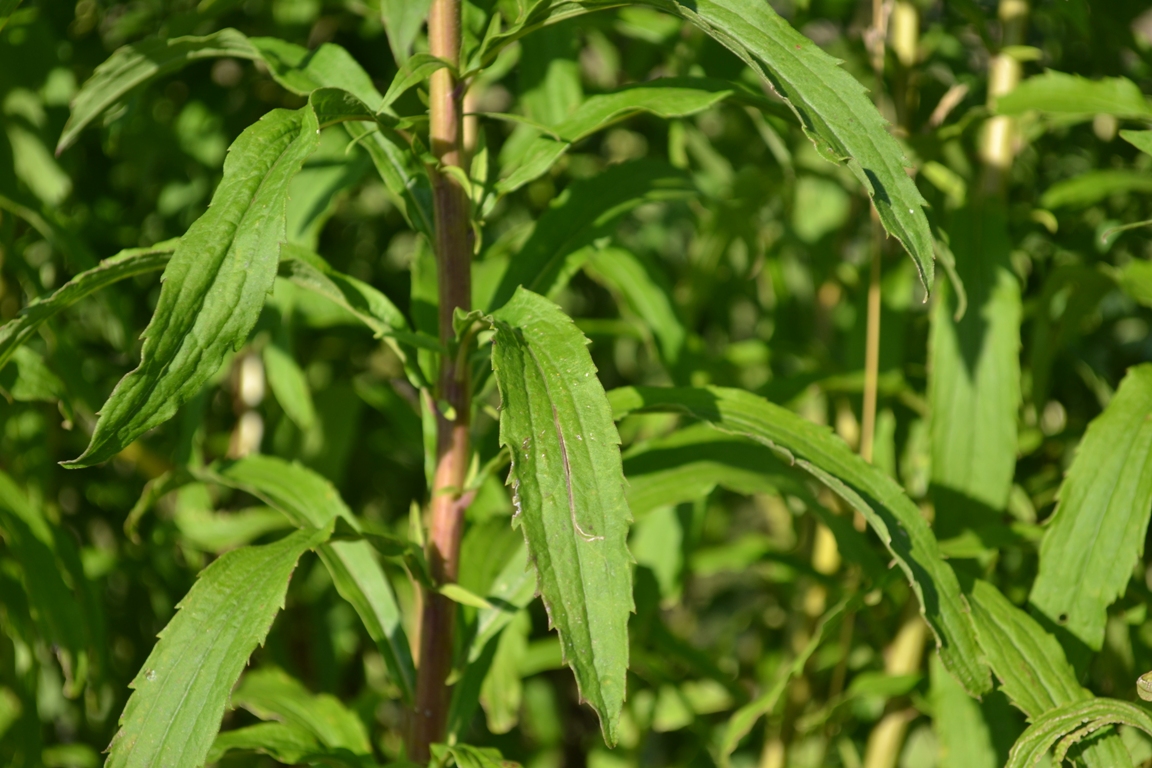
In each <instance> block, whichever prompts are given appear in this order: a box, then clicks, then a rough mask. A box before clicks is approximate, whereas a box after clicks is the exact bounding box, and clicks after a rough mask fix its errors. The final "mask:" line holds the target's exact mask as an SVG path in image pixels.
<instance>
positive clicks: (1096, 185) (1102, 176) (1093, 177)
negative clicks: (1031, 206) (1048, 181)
mask: <svg viewBox="0 0 1152 768" xmlns="http://www.w3.org/2000/svg"><path fill="white" fill-rule="evenodd" d="M1125 192H1152V176H1149V175H1148V174H1147V173H1144V172H1143V171H1126V170H1112V171H1087V172H1085V173H1082V174H1080V175H1079V176H1074V177H1072V178H1071V179H1065V180H1064V181H1058V182H1056V183H1055V184H1053V185H1052V186H1051V187H1049V188H1048V189H1047V190H1046V191H1045V192H1044V194H1043V195H1042V196H1041V197H1040V205H1041V206H1042V207H1044V208H1063V207H1064V206H1071V207H1076V208H1085V207H1087V206H1089V205H1095V204H1096V203H1099V202H1100V201H1102V200H1104V199H1106V198H1107V197H1108V196H1109V195H1116V194H1123V193H1125Z"/></svg>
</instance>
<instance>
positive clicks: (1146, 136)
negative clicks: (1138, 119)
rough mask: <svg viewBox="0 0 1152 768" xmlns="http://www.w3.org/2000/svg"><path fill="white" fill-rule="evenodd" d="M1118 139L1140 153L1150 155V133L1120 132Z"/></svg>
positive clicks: (1151, 138)
mask: <svg viewBox="0 0 1152 768" xmlns="http://www.w3.org/2000/svg"><path fill="white" fill-rule="evenodd" d="M1120 138H1122V139H1124V141H1126V142H1128V143H1129V144H1131V145H1132V146H1134V147H1136V149H1138V150H1140V151H1141V152H1143V153H1145V154H1148V155H1152V131H1120Z"/></svg>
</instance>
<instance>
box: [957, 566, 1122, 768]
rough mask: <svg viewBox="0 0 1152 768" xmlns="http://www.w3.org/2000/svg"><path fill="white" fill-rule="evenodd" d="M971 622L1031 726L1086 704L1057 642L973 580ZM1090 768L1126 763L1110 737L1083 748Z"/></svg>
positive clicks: (1087, 697) (997, 594) (1005, 687)
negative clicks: (1046, 716)
mask: <svg viewBox="0 0 1152 768" xmlns="http://www.w3.org/2000/svg"><path fill="white" fill-rule="evenodd" d="M969 603H970V605H971V606H972V621H973V624H974V625H975V627H976V634H977V635H978V636H979V638H980V648H981V650H983V652H984V657H985V658H986V659H987V660H988V665H989V666H990V667H992V671H993V672H994V673H995V674H996V677H997V678H998V679H999V680H1000V687H1001V689H1002V690H1003V691H1004V693H1005V694H1006V695H1007V696H1008V698H1009V699H1011V701H1012V703H1013V704H1014V705H1015V706H1016V707H1017V708H1018V709H1020V710H1021V711H1023V712H1024V714H1026V715H1027V716H1028V717H1029V718H1030V719H1031V720H1032V721H1033V722H1035V721H1036V720H1037V719H1038V718H1040V717H1041V716H1043V715H1044V713H1046V712H1049V711H1051V710H1053V709H1056V708H1057V707H1060V706H1063V705H1066V704H1072V703H1075V702H1082V701H1085V700H1090V699H1091V698H1092V694H1091V693H1089V692H1088V691H1086V690H1084V689H1083V688H1081V687H1080V684H1079V683H1078V682H1077V681H1076V675H1075V673H1074V672H1073V671H1072V667H1071V665H1069V664H1068V660H1067V658H1066V657H1065V656H1064V649H1063V648H1061V647H1060V643H1058V642H1056V638H1054V637H1052V635H1050V634H1048V633H1047V632H1045V631H1044V629H1043V628H1042V627H1041V626H1040V625H1039V624H1038V623H1037V622H1036V620H1035V619H1033V618H1032V617H1031V616H1029V615H1028V614H1027V613H1025V612H1024V611H1022V610H1020V609H1019V608H1017V607H1016V606H1014V605H1012V604H1011V603H1010V602H1008V599H1007V598H1006V597H1004V595H1002V594H1001V593H1000V590H998V589H996V588H995V587H994V586H992V585H991V584H989V583H987V582H985V581H977V582H975V585H974V587H973V589H972V591H971V593H970V595H969ZM1084 759H1085V761H1086V762H1087V763H1088V765H1089V766H1093V768H1107V767H1109V766H1117V765H1125V764H1126V763H1127V752H1126V750H1125V749H1124V744H1123V743H1122V742H1121V741H1120V739H1119V738H1118V737H1116V736H1115V735H1110V736H1105V737H1104V738H1101V739H1099V740H1097V741H1095V742H1093V743H1092V744H1089V745H1087V747H1086V748H1085V750H1084Z"/></svg>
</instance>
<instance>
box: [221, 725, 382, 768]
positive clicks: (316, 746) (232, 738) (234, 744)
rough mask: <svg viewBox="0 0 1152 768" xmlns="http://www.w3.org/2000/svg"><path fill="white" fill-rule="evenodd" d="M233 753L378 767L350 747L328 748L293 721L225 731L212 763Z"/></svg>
mask: <svg viewBox="0 0 1152 768" xmlns="http://www.w3.org/2000/svg"><path fill="white" fill-rule="evenodd" d="M229 752H256V753H258V754H262V755H268V756H269V757H271V758H272V759H273V760H275V761H276V762H278V763H284V764H285V765H322V766H328V767H331V766H347V767H348V768H368V766H375V762H373V761H372V760H370V759H369V758H366V757H363V756H359V755H355V754H353V753H352V752H349V751H347V750H339V751H336V750H331V749H326V748H325V747H324V745H322V744H321V743H320V740H319V739H317V738H316V737H315V736H314V735H312V733H311V731H309V730H308V729H307V728H302V727H301V726H299V725H292V724H289V723H277V722H273V723H258V724H256V725H250V726H248V727H246V728H237V729H236V730H234V731H224V732H223V733H221V734H220V735H219V736H217V737H216V741H215V742H214V743H213V744H212V750H211V751H210V752H209V753H208V763H209V764H210V765H211V764H215V763H217V762H219V761H220V760H221V759H223V758H224V756H225V755H227V754H228V753H229Z"/></svg>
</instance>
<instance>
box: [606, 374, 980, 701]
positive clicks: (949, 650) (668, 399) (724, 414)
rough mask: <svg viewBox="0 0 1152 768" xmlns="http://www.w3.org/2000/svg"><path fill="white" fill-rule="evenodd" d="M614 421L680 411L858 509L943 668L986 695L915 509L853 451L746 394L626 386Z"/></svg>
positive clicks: (955, 597)
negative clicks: (750, 443) (774, 457)
mask: <svg viewBox="0 0 1152 768" xmlns="http://www.w3.org/2000/svg"><path fill="white" fill-rule="evenodd" d="M610 400H611V402H612V407H613V409H614V411H615V413H616V417H617V418H618V419H619V418H622V417H623V416H625V415H627V414H628V413H631V412H633V411H641V410H643V411H655V412H672V413H675V412H680V413H686V414H688V415H690V416H692V417H694V418H697V419H700V420H702V421H707V422H709V423H711V424H713V425H714V426H715V427H717V428H718V429H721V430H723V431H725V432H731V433H734V434H739V435H744V436H747V437H750V438H752V439H753V440H756V441H757V442H760V443H763V444H764V445H767V446H769V447H770V448H775V449H777V450H779V451H781V452H782V453H783V454H785V456H786V458H787V459H788V460H789V461H791V462H794V463H795V464H796V465H797V466H799V467H800V468H801V469H803V470H805V471H807V472H809V473H810V474H812V475H813V476H814V477H816V479H818V480H820V481H821V482H823V483H824V484H825V485H827V486H828V487H829V488H830V489H831V490H832V491H833V492H834V493H836V494H837V495H838V496H840V497H841V498H842V499H844V501H846V502H847V503H848V504H849V505H850V506H851V507H853V508H854V509H856V510H858V511H859V512H860V513H861V514H863V515H864V517H865V518H866V519H867V520H868V523H869V524H870V525H871V526H872V528H873V529H874V530H875V531H876V533H877V534H878V535H879V537H880V539H881V541H883V543H884V545H885V546H886V547H887V548H888V550H889V551H890V552H891V553H892V555H893V556H894V557H895V558H896V562H897V563H899V565H900V567H901V569H902V570H903V571H904V573H905V575H906V576H907V577H908V580H909V582H910V583H911V586H912V590H913V592H915V594H916V597H917V598H918V599H919V601H920V611H921V613H922V614H923V615H924V618H925V619H926V620H927V622H928V625H929V626H930V627H932V631H933V633H934V634H935V635H936V640H937V646H938V648H939V650H940V656H941V658H942V659H943V660H944V663H945V664H946V665H947V667H948V670H949V671H950V672H951V673H952V674H953V675H955V676H956V678H957V679H958V680H959V681H960V683H961V684H962V685H963V686H964V688H965V689H966V690H967V691H969V693H971V694H972V695H980V694H981V693H983V692H985V691H987V690H988V689H989V683H990V681H989V679H988V670H987V667H985V666H984V663H983V661H982V660H981V658H980V655H979V652H978V649H977V645H976V637H975V634H974V633H973V630H972V626H971V623H970V622H969V619H968V616H967V610H968V609H967V604H966V602H965V600H964V597H963V596H962V595H961V594H960V587H959V584H958V582H957V580H956V574H955V573H953V571H952V569H951V567H949V566H948V564H947V563H946V562H944V560H943V559H942V558H941V556H940V552H939V548H938V546H937V543H936V539H935V537H933V535H932V531H931V530H930V529H929V527H928V524H927V523H926V522H925V521H924V518H923V517H922V516H921V515H920V510H919V509H917V507H916V505H915V504H913V503H912V501H911V499H909V498H908V497H907V496H906V495H904V492H903V490H901V488H900V487H899V486H898V485H897V484H896V483H895V481H893V480H892V479H891V478H890V477H888V476H887V475H886V474H884V473H883V472H882V471H881V470H879V469H876V468H875V467H872V466H871V465H869V464H867V463H865V462H864V460H863V459H861V458H860V457H859V456H857V455H856V454H854V453H852V451H851V450H849V449H848V446H847V445H845V444H844V443H843V442H842V441H841V440H840V439H839V438H837V437H835V436H833V435H832V433H831V432H830V431H829V430H828V429H827V428H825V427H820V426H817V425H815V424H812V423H811V422H808V421H805V420H804V419H803V418H801V417H800V416H797V415H796V414H794V413H792V412H791V411H787V410H785V409H783V408H781V407H779V406H777V405H774V404H772V403H770V402H768V401H767V400H764V399H762V398H760V397H757V396H756V395H753V394H751V393H750V392H744V391H742V390H737V389H725V388H722V387H706V388H695V389H693V388H657V387H626V388H622V389H616V390H613V391H612V393H611V395H610Z"/></svg>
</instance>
